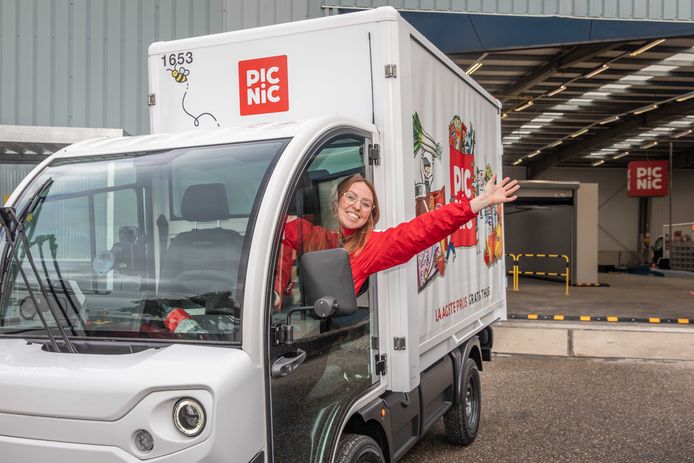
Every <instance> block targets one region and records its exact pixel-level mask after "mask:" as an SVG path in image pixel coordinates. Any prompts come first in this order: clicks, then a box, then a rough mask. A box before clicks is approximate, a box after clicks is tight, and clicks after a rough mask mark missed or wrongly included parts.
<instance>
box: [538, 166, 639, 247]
mask: <svg viewBox="0 0 694 463" xmlns="http://www.w3.org/2000/svg"><path fill="white" fill-rule="evenodd" d="M538 180H555V181H579V182H583V183H597V184H598V205H599V209H598V226H599V228H598V250H599V251H602V252H605V251H611V252H624V253H630V252H634V251H636V248H637V243H638V216H639V215H638V212H639V201H638V199H636V198H630V197H628V196H627V190H626V171H625V170H624V169H579V168H574V169H571V168H554V169H550V170H548V171H545V172H544V173H543V174H542V175H541V176H540V177H539V178H538ZM579 220H580V218H579Z"/></svg>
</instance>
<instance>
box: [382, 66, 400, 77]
mask: <svg viewBox="0 0 694 463" xmlns="http://www.w3.org/2000/svg"><path fill="white" fill-rule="evenodd" d="M385 68H386V79H395V78H396V77H398V65H397V64H386V66H385Z"/></svg>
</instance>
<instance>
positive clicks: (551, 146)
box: [547, 140, 564, 148]
mask: <svg viewBox="0 0 694 463" xmlns="http://www.w3.org/2000/svg"><path fill="white" fill-rule="evenodd" d="M562 143H564V140H557V141H555V142H554V143H551V144H549V145H547V148H554V147H555V146H559V145H561V144H562Z"/></svg>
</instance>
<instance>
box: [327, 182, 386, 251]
mask: <svg viewBox="0 0 694 463" xmlns="http://www.w3.org/2000/svg"><path fill="white" fill-rule="evenodd" d="M359 182H362V183H364V184H365V185H366V186H367V187H369V190H371V195H372V196H373V198H374V207H373V209H372V210H371V213H370V214H369V218H368V219H367V220H366V223H365V224H364V225H362V226H361V227H360V228H359V229H357V230H356V231H355V232H354V233H352V234H350V235H349V236H342V230H340V235H341V236H340V238H341V241H342V246H343V247H344V248H345V249H346V250H347V252H349V253H350V254H359V253H360V252H361V250H362V249H364V246H366V241H367V240H368V238H369V235H370V234H371V232H372V231H373V229H374V226H375V225H376V222H378V218H379V216H380V214H381V209H380V208H379V206H378V197H377V196H376V189H375V188H374V186H373V184H372V183H371V182H370V181H368V180H367V179H366V178H364V177H363V176H362V175H361V174H354V175H352V176H350V177H347V178H346V179H344V180H342V181H341V182H340V183H339V184H338V185H337V198H335V208H337V204H338V203H339V201H340V198H342V195H343V194H344V193H345V192H346V191H347V190H349V189H350V187H351V186H352V185H354V184H355V183H359Z"/></svg>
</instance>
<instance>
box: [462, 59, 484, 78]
mask: <svg viewBox="0 0 694 463" xmlns="http://www.w3.org/2000/svg"><path fill="white" fill-rule="evenodd" d="M483 65H484V63H482V62H481V61H477V62H475V63H473V64H472V65H471V66H470V67H469V68H467V70H465V74H467V75H469V76H471V75H472V73H473V72H475V71H477V70H478V69H479V68H481V67H482V66H483Z"/></svg>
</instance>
